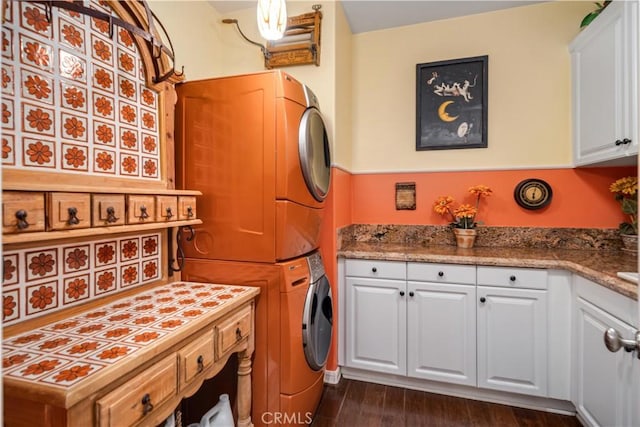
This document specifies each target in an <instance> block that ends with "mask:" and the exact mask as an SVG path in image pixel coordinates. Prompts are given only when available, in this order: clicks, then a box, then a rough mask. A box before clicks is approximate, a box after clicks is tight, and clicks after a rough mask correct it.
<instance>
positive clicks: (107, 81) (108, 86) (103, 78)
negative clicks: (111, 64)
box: [92, 64, 115, 93]
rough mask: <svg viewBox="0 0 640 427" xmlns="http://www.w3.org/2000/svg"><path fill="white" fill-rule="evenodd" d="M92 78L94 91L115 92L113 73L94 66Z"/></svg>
mask: <svg viewBox="0 0 640 427" xmlns="http://www.w3.org/2000/svg"><path fill="white" fill-rule="evenodd" d="M92 77H93V87H94V88H95V89H98V90H101V91H106V92H110V93H114V92H115V85H114V76H113V71H111V70H109V69H107V68H105V67H101V66H99V65H95V64H94V65H93V74H92Z"/></svg>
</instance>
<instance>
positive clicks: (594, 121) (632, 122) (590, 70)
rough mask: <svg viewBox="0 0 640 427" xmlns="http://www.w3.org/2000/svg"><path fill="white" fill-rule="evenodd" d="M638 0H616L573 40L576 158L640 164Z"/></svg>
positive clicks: (588, 162) (584, 162)
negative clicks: (639, 124)
mask: <svg viewBox="0 0 640 427" xmlns="http://www.w3.org/2000/svg"><path fill="white" fill-rule="evenodd" d="M637 43H638V3H637V2H635V1H614V2H612V3H611V4H609V6H608V7H607V8H606V9H605V10H604V11H603V12H602V13H601V14H600V16H598V18H596V19H595V20H594V21H593V22H592V23H591V24H590V25H589V26H588V27H587V28H585V29H584V30H583V31H582V32H581V33H580V34H579V35H578V36H577V37H576V38H575V40H574V41H573V42H572V43H571V45H570V51H571V58H572V86H573V140H574V147H573V149H574V156H573V157H574V164H575V165H576V166H582V165H593V164H609V165H622V164H635V163H637V156H636V154H637V153H638V45H637Z"/></svg>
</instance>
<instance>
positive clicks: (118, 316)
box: [107, 313, 131, 322]
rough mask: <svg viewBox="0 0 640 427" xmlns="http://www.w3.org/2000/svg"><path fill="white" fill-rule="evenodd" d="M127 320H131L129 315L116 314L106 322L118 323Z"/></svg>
mask: <svg viewBox="0 0 640 427" xmlns="http://www.w3.org/2000/svg"><path fill="white" fill-rule="evenodd" d="M129 318H131V314H129V313H123V314H116V315H115V316H111V317H109V318H108V319H107V320H108V321H110V322H120V321H121V320H127V319H129Z"/></svg>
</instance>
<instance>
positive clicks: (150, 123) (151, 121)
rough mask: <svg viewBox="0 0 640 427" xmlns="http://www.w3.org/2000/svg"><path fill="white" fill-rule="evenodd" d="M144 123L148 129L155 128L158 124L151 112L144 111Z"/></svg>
mask: <svg viewBox="0 0 640 427" xmlns="http://www.w3.org/2000/svg"><path fill="white" fill-rule="evenodd" d="M142 123H143V124H144V126H145V127H146V128H147V129H153V128H154V127H155V125H156V118H155V116H154V115H153V114H151V113H144V114H143V115H142Z"/></svg>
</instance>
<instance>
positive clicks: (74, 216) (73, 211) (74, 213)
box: [67, 207, 80, 225]
mask: <svg viewBox="0 0 640 427" xmlns="http://www.w3.org/2000/svg"><path fill="white" fill-rule="evenodd" d="M67 212H68V213H69V219H67V225H78V224H79V223H80V220H79V219H78V209H77V208H74V207H71V208H69V209H67Z"/></svg>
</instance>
